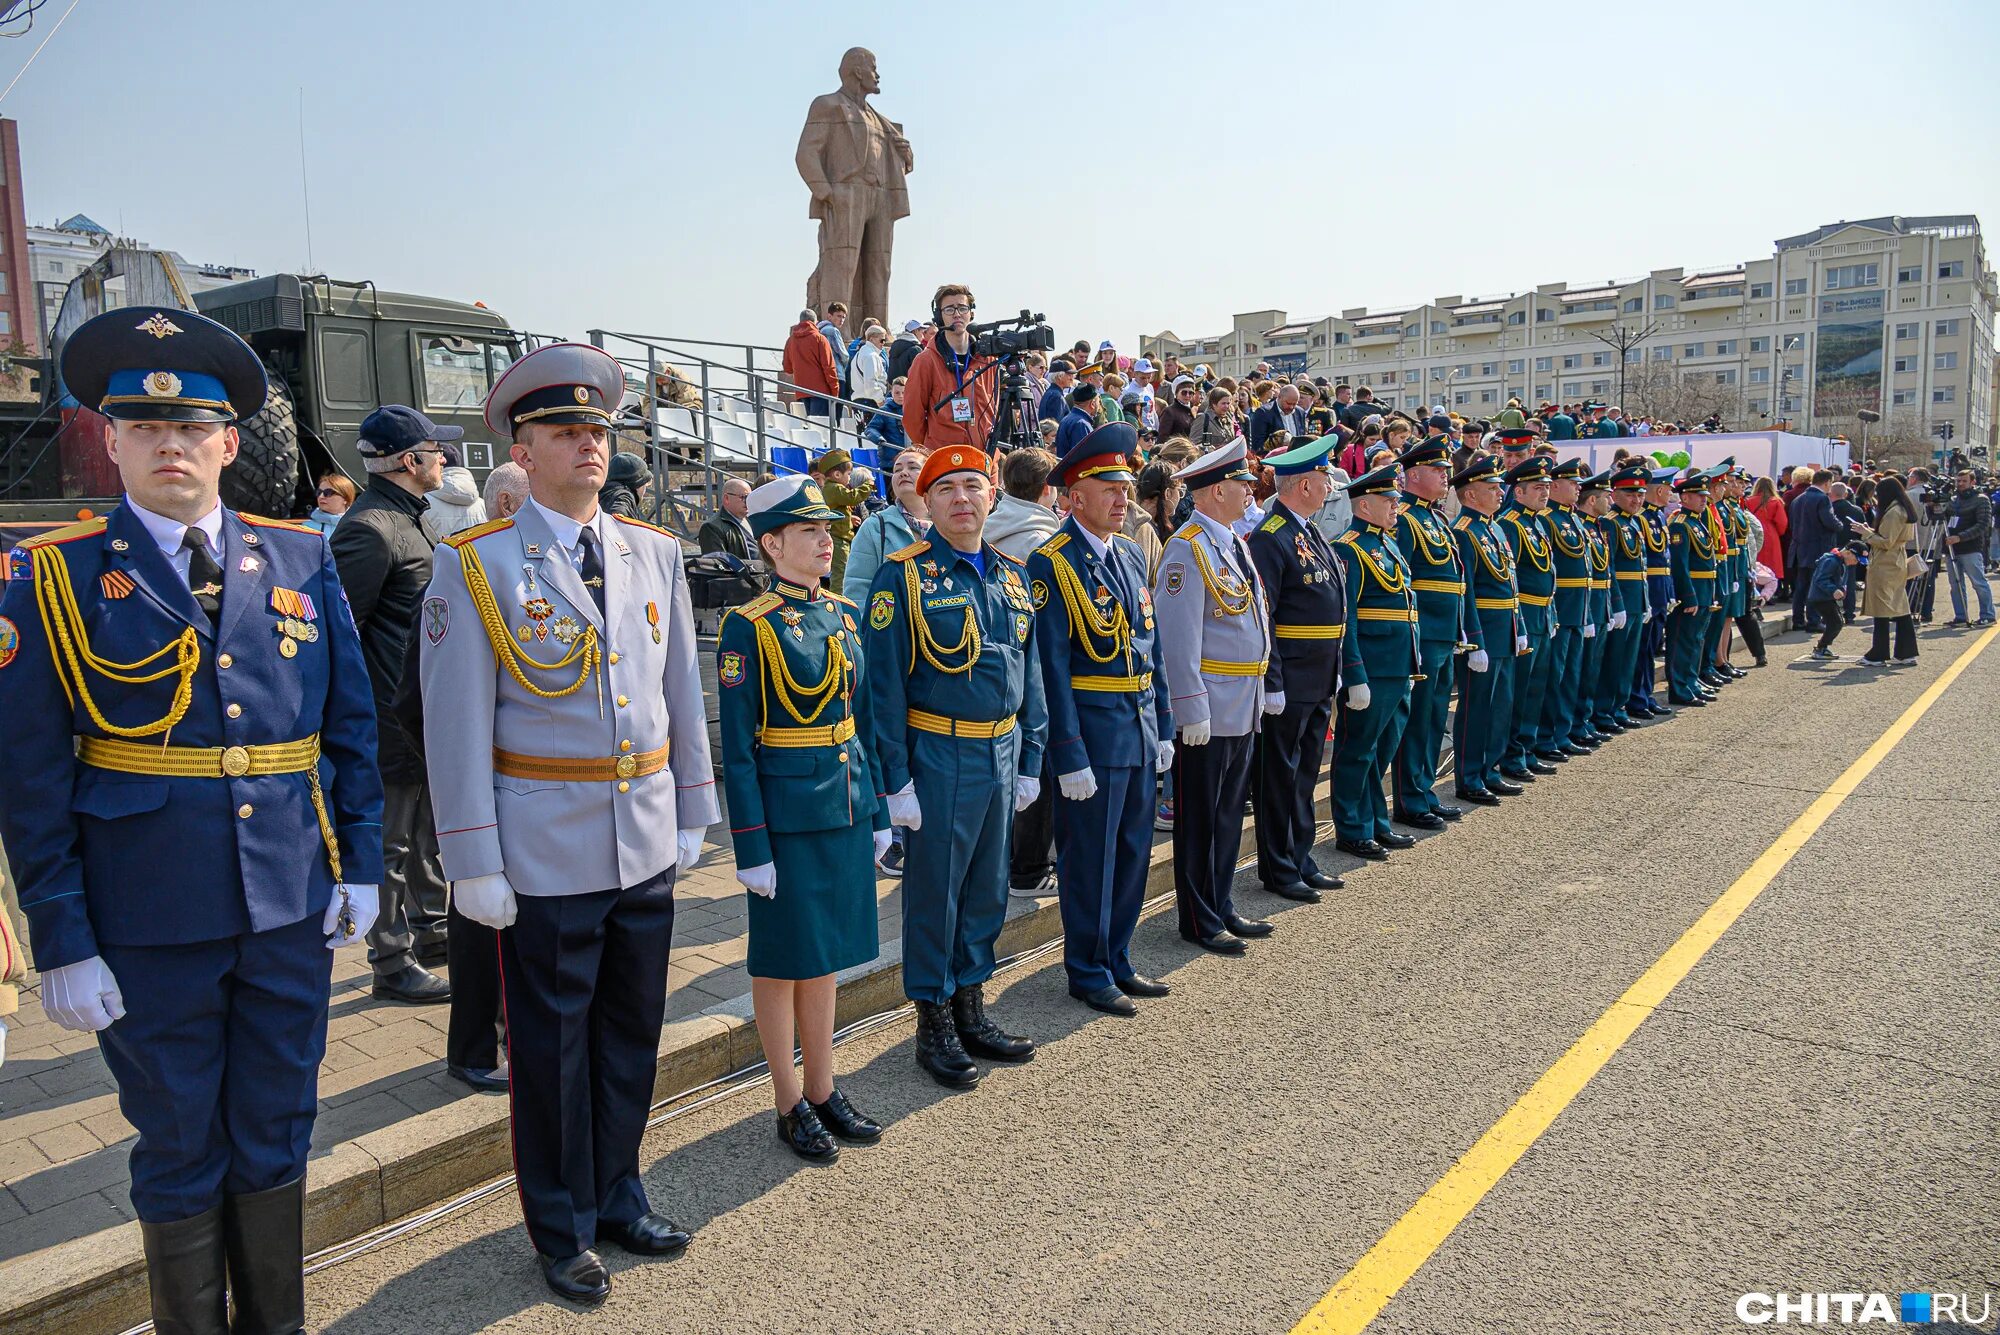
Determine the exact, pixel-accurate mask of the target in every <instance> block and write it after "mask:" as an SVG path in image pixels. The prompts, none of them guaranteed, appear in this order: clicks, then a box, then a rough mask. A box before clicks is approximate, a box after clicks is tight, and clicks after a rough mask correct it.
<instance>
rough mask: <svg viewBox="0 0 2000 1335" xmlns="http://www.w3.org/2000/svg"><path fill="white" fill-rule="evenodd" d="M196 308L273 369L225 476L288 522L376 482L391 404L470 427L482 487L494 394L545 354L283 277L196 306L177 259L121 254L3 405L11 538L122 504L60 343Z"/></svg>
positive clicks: (242, 506)
mask: <svg viewBox="0 0 2000 1335" xmlns="http://www.w3.org/2000/svg"><path fill="white" fill-rule="evenodd" d="M135 305H163V306H177V307H179V308H181V309H184V310H185V309H190V308H191V309H194V310H196V311H199V312H200V313H201V314H203V315H206V316H208V317H209V318H210V319H213V320H216V321H219V322H220V323H222V324H225V325H227V326H229V327H230V328H231V329H234V330H235V331H236V332H237V333H238V334H240V335H242V336H243V338H244V340H245V341H246V342H248V343H249V344H250V346H251V347H253V348H255V349H256V350H257V354H258V355H259V356H260V357H262V358H263V359H264V365H265V367H266V369H267V370H268V371H269V373H270V381H271V396H270V398H269V400H268V401H267V402H266V403H265V405H264V408H263V410H262V411H261V412H259V413H258V414H257V415H256V416H255V417H253V418H251V419H249V420H248V421H246V422H244V423H243V424H242V425H241V427H240V429H239V434H240V435H241V437H242V448H241V452H240V453H239V454H238V456H237V459H236V462H235V463H233V464H232V465H230V467H229V468H227V469H225V470H224V472H223V475H222V499H223V503H224V504H225V505H228V506H229V507H231V508H232V509H237V510H247V511H249V512H251V513H252V514H264V515H272V516H277V517H281V518H282V517H285V516H292V515H303V514H305V513H306V512H307V511H309V510H310V509H311V508H312V504H313V483H314V479H316V478H317V477H318V476H319V475H320V474H321V473H323V472H326V471H328V470H329V469H331V470H335V471H338V472H342V473H345V474H346V475H347V476H348V477H350V478H353V479H356V481H357V483H359V481H360V480H361V478H362V468H361V461H360V456H359V454H358V452H357V451H356V449H355V441H356V439H357V438H358V436H359V433H360V426H361V420H362V419H363V418H364V417H366V416H367V415H368V414H369V413H370V412H371V411H373V410H374V409H375V408H376V407H377V406H379V405H381V404H384V403H407V404H411V405H413V406H415V407H417V408H419V409H421V410H422V411H423V412H425V413H426V414H428V415H429V416H430V417H431V419H432V420H433V421H436V422H440V423H446V424H450V425H454V426H461V427H464V428H465V454H466V460H465V462H466V464H467V466H468V467H470V468H471V469H472V470H473V471H474V473H475V474H477V475H480V476H483V475H484V474H485V472H486V471H487V470H488V469H489V468H491V467H492V466H493V465H494V464H495V463H497V462H499V461H500V458H503V457H504V454H502V455H500V456H497V457H496V454H495V450H494V445H493V440H492V433H491V432H489V431H487V429H486V424H485V422H484V421H483V420H482V419H481V417H480V405H481V403H482V402H484V400H485V398H486V391H487V389H488V388H489V387H490V386H491V385H492V383H493V382H494V380H496V379H498V378H499V376H500V374H501V372H503V371H505V370H506V369H507V367H508V366H510V365H511V364H512V363H513V361H514V360H515V358H517V357H520V356H522V355H524V354H525V353H526V352H527V351H528V350H529V348H530V347H531V346H532V343H533V340H532V339H530V338H529V337H528V336H526V335H523V334H520V333H517V332H516V331H515V330H513V329H511V328H509V327H508V324H507V321H506V320H505V319H504V318H503V317H502V316H501V315H500V314H499V313H498V312H496V311H492V310H489V309H487V308H486V307H485V306H483V305H480V304H478V303H476V302H475V303H471V304H467V303H465V302H459V301H448V300H445V299H444V298H440V297H425V296H415V295H411V294H409V293H402V292H382V291H379V290H377V288H376V287H375V285H374V284H373V283H372V282H366V281H363V282H346V281H342V280H339V279H334V278H329V277H327V276H326V275H324V274H320V275H314V276H310V277H307V276H300V275H297V274H274V275H271V276H270V277H266V278H252V279H248V280H246V281H244V282H240V283H232V284H229V285H228V286H226V287H218V288H213V289H211V290H209V291H205V292H200V293H196V294H194V295H193V296H192V298H190V296H189V294H188V292H187V290H186V287H185V285H184V284H183V283H182V281H181V278H180V276H179V274H178V273H177V272H176V270H175V266H174V263H173V260H172V258H171V257H170V256H167V255H164V254H162V253H160V252H157V251H144V250H137V249H132V248H124V247H120V248H114V249H113V250H111V251H108V252H106V253H105V254H104V255H103V256H100V257H99V258H98V260H97V262H96V263H95V264H93V265H92V266H91V268H90V269H89V270H86V271H85V272H84V273H82V274H79V275H78V276H77V277H76V278H75V279H74V280H72V282H71V284H70V288H69V291H68V292H67V293H66V294H65V296H64V299H63V306H62V310H61V312H60V314H59V315H58V316H57V319H56V326H55V333H54V337H53V341H54V343H55V345H56V347H55V350H54V351H53V353H52V354H51V356H50V357H48V358H44V359H26V360H25V361H24V362H23V363H22V364H23V365H24V366H25V367H27V368H28V369H30V370H33V371H35V372H38V373H39V386H38V393H36V394H35V395H34V396H32V397H31V398H30V399H29V400H27V401H25V402H23V401H19V400H16V401H5V400H0V539H15V540H17V539H18V538H20V537H21V536H24V535H26V534H30V533H33V532H34V531H36V530H38V529H41V528H45V527H49V526H53V525H57V524H64V523H69V522H71V521H73V520H75V519H77V518H79V517H81V516H84V515H87V514H97V513H102V512H103V511H104V510H106V509H108V508H109V507H110V506H111V505H112V504H113V503H114V502H115V498H116V497H117V495H118V490H119V487H118V476H117V472H116V470H115V469H114V468H113V467H112V465H111V463H110V460H109V459H108V458H107V457H106V456H105V451H104V443H103V432H104V419H103V418H102V417H100V416H99V415H98V414H97V413H96V412H95V411H93V410H91V409H90V408H87V407H85V406H83V405H79V404H77V403H76V402H75V400H73V399H71V398H69V397H68V396H67V394H66V392H65V390H64V389H63V387H62V385H61V384H60V383H59V381H58V378H57V376H56V374H55V369H54V368H55V366H56V365H57V363H56V361H55V358H56V357H57V356H59V355H60V350H61V344H62V340H64V339H65V338H67V337H68V335H69V332H70V331H71V330H73V329H75V328H76V326H78V325H80V324H82V323H83V321H84V320H86V319H89V318H90V317H91V316H93V315H96V314H98V313H99V312H101V311H103V310H106V309H115V308H117V307H119V306H135Z"/></svg>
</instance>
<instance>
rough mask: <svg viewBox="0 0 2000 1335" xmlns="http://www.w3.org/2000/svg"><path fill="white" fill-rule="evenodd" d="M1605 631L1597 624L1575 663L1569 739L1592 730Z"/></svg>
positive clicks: (1601, 667)
mask: <svg viewBox="0 0 2000 1335" xmlns="http://www.w3.org/2000/svg"><path fill="white" fill-rule="evenodd" d="M1605 636H1606V631H1605V629H1604V627H1603V626H1601V625H1600V626H1598V627H1597V628H1596V629H1595V630H1593V631H1592V632H1591V635H1590V638H1589V639H1587V640H1585V641H1584V642H1583V650H1582V653H1581V655H1580V658H1581V661H1580V662H1579V663H1578V664H1577V680H1576V712H1575V713H1574V714H1572V715H1571V716H1570V728H1569V737H1570V740H1571V741H1575V740H1576V739H1577V738H1580V737H1583V736H1585V735H1587V734H1588V733H1590V732H1591V731H1592V728H1591V726H1590V720H1591V717H1592V716H1593V715H1594V714H1596V713H1597V683H1598V678H1599V677H1600V676H1602V675H1603V672H1604V646H1605V644H1606V642H1607V641H1606V638H1605Z"/></svg>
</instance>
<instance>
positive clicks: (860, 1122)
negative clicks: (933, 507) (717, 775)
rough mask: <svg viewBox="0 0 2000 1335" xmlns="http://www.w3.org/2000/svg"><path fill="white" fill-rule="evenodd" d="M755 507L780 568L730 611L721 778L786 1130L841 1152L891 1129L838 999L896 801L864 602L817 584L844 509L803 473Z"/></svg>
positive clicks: (765, 548)
mask: <svg viewBox="0 0 2000 1335" xmlns="http://www.w3.org/2000/svg"><path fill="white" fill-rule="evenodd" d="M749 512H750V513H749V519H750V532H751V534H752V536H754V537H755V538H756V540H757V544H758V546H759V548H760V549H761V550H762V552H763V555H764V558H765V559H766V560H767V561H769V562H770V563H771V568H772V570H773V571H774V572H775V573H776V576H777V580H776V583H775V584H774V586H773V588H772V590H771V592H769V593H766V594H764V595H763V596H762V597H759V598H756V599H754V600H753V601H751V602H748V603H745V604H744V605H743V606H741V607H738V608H735V609H733V610H732V611H731V612H730V613H729V615H727V616H726V617H724V618H723V621H722V633H721V637H720V639H719V641H718V643H717V646H716V679H717V681H718V683H719V690H720V694H721V696H722V776H723V786H724V788H725V790H726V791H727V793H728V796H729V823H730V826H731V830H730V834H731V837H732V838H733V840H734V841H735V845H736V879H737V880H739V881H741V882H742V883H743V886H744V888H745V889H746V890H748V891H750V901H749V913H750V958H749V970H750V995H751V1001H752V1003H753V1005H754V1006H755V1008H756V1015H757V1036H758V1037H759V1038H760V1039H761V1040H762V1041H763V1044H764V1057H765V1060H766V1061H768V1062H769V1063H770V1067H771V1088H772V1092H773V1093H774V1094H775V1095H776V1097H777V1104H778V1136H779V1138H780V1139H781V1140H783V1141H784V1142H785V1144H786V1145H787V1146H788V1147H790V1149H791V1150H792V1152H793V1153H795V1154H797V1155H799V1156H800V1157H801V1158H804V1159H808V1160H812V1161H814V1162H819V1163H831V1162H832V1161H833V1160H834V1159H836V1158H838V1157H839V1156H840V1147H839V1146H838V1145H836V1144H835V1143H834V1138H835V1137H838V1138H839V1139H841V1140H846V1141H850V1142H854V1143H856V1144H863V1145H867V1144H873V1143H874V1142H875V1141H877V1140H879V1139H880V1138H881V1135H882V1128H881V1127H879V1126H877V1125H876V1124H875V1123H874V1122H872V1121H870V1120H869V1119H868V1118H866V1117H864V1116H862V1115H861V1114H860V1113H859V1112H856V1111H855V1109H854V1106H853V1105H852V1104H850V1103H849V1102H848V1101H847V1098H846V1096H845V1095H843V1094H842V1093H841V1092H840V1091H839V1090H838V1089H836V1088H835V1087H834V1083H833V1008H834V975H835V974H836V973H838V972H839V971H840V970H842V969H845V968H849V967H851V966H853V965H856V964H865V963H866V962H868V961H869V960H872V959H874V958H875V956H876V954H877V953H878V949H879V947H878V940H879V935H878V931H877V924H876V911H875V859H876V857H877V856H879V855H880V854H881V852H882V850H883V849H884V848H886V847H887V846H888V842H889V812H888V807H887V805H886V804H885V803H884V802H883V801H882V800H881V799H880V796H879V794H880V793H881V792H882V776H881V771H880V766H879V765H878V763H877V761H876V759H875V756H874V748H873V734H872V733H871V732H870V730H869V726H868V706H867V699H868V695H867V692H866V691H865V690H864V689H863V683H862V680H861V673H862V668H861V637H860V635H859V634H858V633H857V631H856V627H855V621H854V604H853V603H850V602H849V601H847V599H845V598H842V597H841V596H840V595H838V594H835V593H829V592H827V591H826V590H824V589H822V588H821V587H820V581H821V579H822V578H823V577H824V576H825V575H826V573H827V571H828V570H829V569H831V567H832V564H833V531H832V527H831V526H832V524H833V522H834V520H836V519H837V518H838V517H839V516H838V515H837V514H836V513H835V511H834V510H833V509H832V508H831V507H830V506H828V505H827V503H826V499H825V497H824V496H823V495H822V494H821V492H820V489H819V487H818V486H816V485H815V484H814V483H813V482H812V481H811V480H810V479H808V478H800V477H792V478H786V479H782V480H780V481H777V482H771V483H767V484H766V485H764V486H761V487H759V488H757V489H756V490H755V491H753V492H751V493H750V505H749ZM871 831H872V832H873V833H872V838H871ZM795 1033H796V1035H797V1041H798V1046H799V1048H800V1049H801V1050H802V1051H803V1052H804V1054H805V1082H804V1087H803V1089H802V1088H801V1086H800V1082H799V1077H798V1072H797V1069H796V1068H795V1067H794V1065H793V1061H792V1044H793V1037H794V1034H795Z"/></svg>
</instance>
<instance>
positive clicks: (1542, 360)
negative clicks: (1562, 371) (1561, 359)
mask: <svg viewBox="0 0 2000 1335" xmlns="http://www.w3.org/2000/svg"><path fill="white" fill-rule="evenodd" d="M1535 369H1536V370H1537V371H1553V370H1555V369H1556V359H1555V358H1553V357H1537V358H1535Z"/></svg>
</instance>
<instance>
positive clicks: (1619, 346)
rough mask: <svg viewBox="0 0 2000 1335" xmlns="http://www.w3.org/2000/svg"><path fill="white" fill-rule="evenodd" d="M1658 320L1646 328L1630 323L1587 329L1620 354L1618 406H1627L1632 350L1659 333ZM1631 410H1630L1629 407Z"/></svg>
mask: <svg viewBox="0 0 2000 1335" xmlns="http://www.w3.org/2000/svg"><path fill="white" fill-rule="evenodd" d="M1659 329H1660V326H1659V324H1658V323H1657V322H1654V323H1649V324H1648V325H1647V326H1646V327H1645V328H1644V329H1634V328H1633V327H1632V326H1630V325H1623V324H1618V325H1613V326H1611V328H1609V329H1591V330H1586V331H1585V332H1587V333H1588V334H1589V335H1590V336H1591V337H1592V338H1594V339H1596V340H1597V341H1598V342H1599V343H1602V344H1603V345H1604V346H1605V347H1607V348H1610V349H1611V350H1612V351H1613V352H1615V353H1617V354H1618V406H1619V407H1620V408H1624V407H1625V368H1626V367H1627V366H1629V365H1630V364H1631V362H1632V350H1633V349H1634V348H1636V347H1638V346H1639V345H1640V344H1641V343H1644V342H1645V341H1646V340H1647V339H1649V338H1651V337H1652V336H1653V335H1654V334H1656V333H1658V332H1659ZM1627 411H1628V412H1629V411H1630V410H1629V409H1627Z"/></svg>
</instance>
